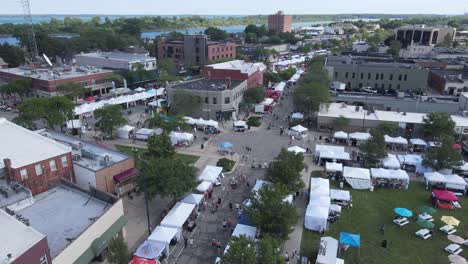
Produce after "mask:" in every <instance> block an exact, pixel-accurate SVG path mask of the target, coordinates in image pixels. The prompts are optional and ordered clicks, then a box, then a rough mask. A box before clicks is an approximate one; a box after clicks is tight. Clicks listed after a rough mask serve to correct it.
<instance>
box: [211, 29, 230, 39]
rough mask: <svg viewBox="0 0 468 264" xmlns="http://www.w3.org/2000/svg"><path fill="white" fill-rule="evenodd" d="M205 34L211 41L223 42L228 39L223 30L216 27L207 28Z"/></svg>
mask: <svg viewBox="0 0 468 264" xmlns="http://www.w3.org/2000/svg"><path fill="white" fill-rule="evenodd" d="M205 34H206V35H208V36H209V37H210V39H211V40H213V41H220V40H225V39H227V38H228V37H229V34H228V33H227V32H226V31H225V30H222V29H219V28H216V27H208V28H207V29H205Z"/></svg>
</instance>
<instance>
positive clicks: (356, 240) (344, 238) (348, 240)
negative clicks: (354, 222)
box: [340, 232, 361, 256]
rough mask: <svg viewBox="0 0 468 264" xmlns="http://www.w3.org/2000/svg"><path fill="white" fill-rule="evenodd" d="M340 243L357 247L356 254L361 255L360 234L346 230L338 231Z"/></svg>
mask: <svg viewBox="0 0 468 264" xmlns="http://www.w3.org/2000/svg"><path fill="white" fill-rule="evenodd" d="M340 244H343V245H348V246H350V247H357V248H359V251H358V254H359V256H360V255H361V236H360V235H356V234H351V233H346V232H340Z"/></svg>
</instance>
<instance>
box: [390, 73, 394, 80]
mask: <svg viewBox="0 0 468 264" xmlns="http://www.w3.org/2000/svg"><path fill="white" fill-rule="evenodd" d="M389 79H390V81H392V80H393V73H390V78H389Z"/></svg>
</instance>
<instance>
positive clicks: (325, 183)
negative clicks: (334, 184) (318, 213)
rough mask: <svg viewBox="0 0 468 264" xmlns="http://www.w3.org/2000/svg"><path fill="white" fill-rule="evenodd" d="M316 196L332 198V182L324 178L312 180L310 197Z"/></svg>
mask: <svg viewBox="0 0 468 264" xmlns="http://www.w3.org/2000/svg"><path fill="white" fill-rule="evenodd" d="M316 196H325V197H329V196H330V181H329V180H328V179H322V178H310V195H309V197H316Z"/></svg>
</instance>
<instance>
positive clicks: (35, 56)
mask: <svg viewBox="0 0 468 264" xmlns="http://www.w3.org/2000/svg"><path fill="white" fill-rule="evenodd" d="M21 4H22V5H23V15H24V19H25V20H26V21H27V22H28V23H29V25H30V28H29V32H28V42H29V43H28V49H27V55H26V56H27V60H26V61H29V62H30V63H32V64H33V63H36V62H39V52H38V51H37V43H36V34H34V23H33V19H32V16H31V9H30V8H29V0H21Z"/></svg>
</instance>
